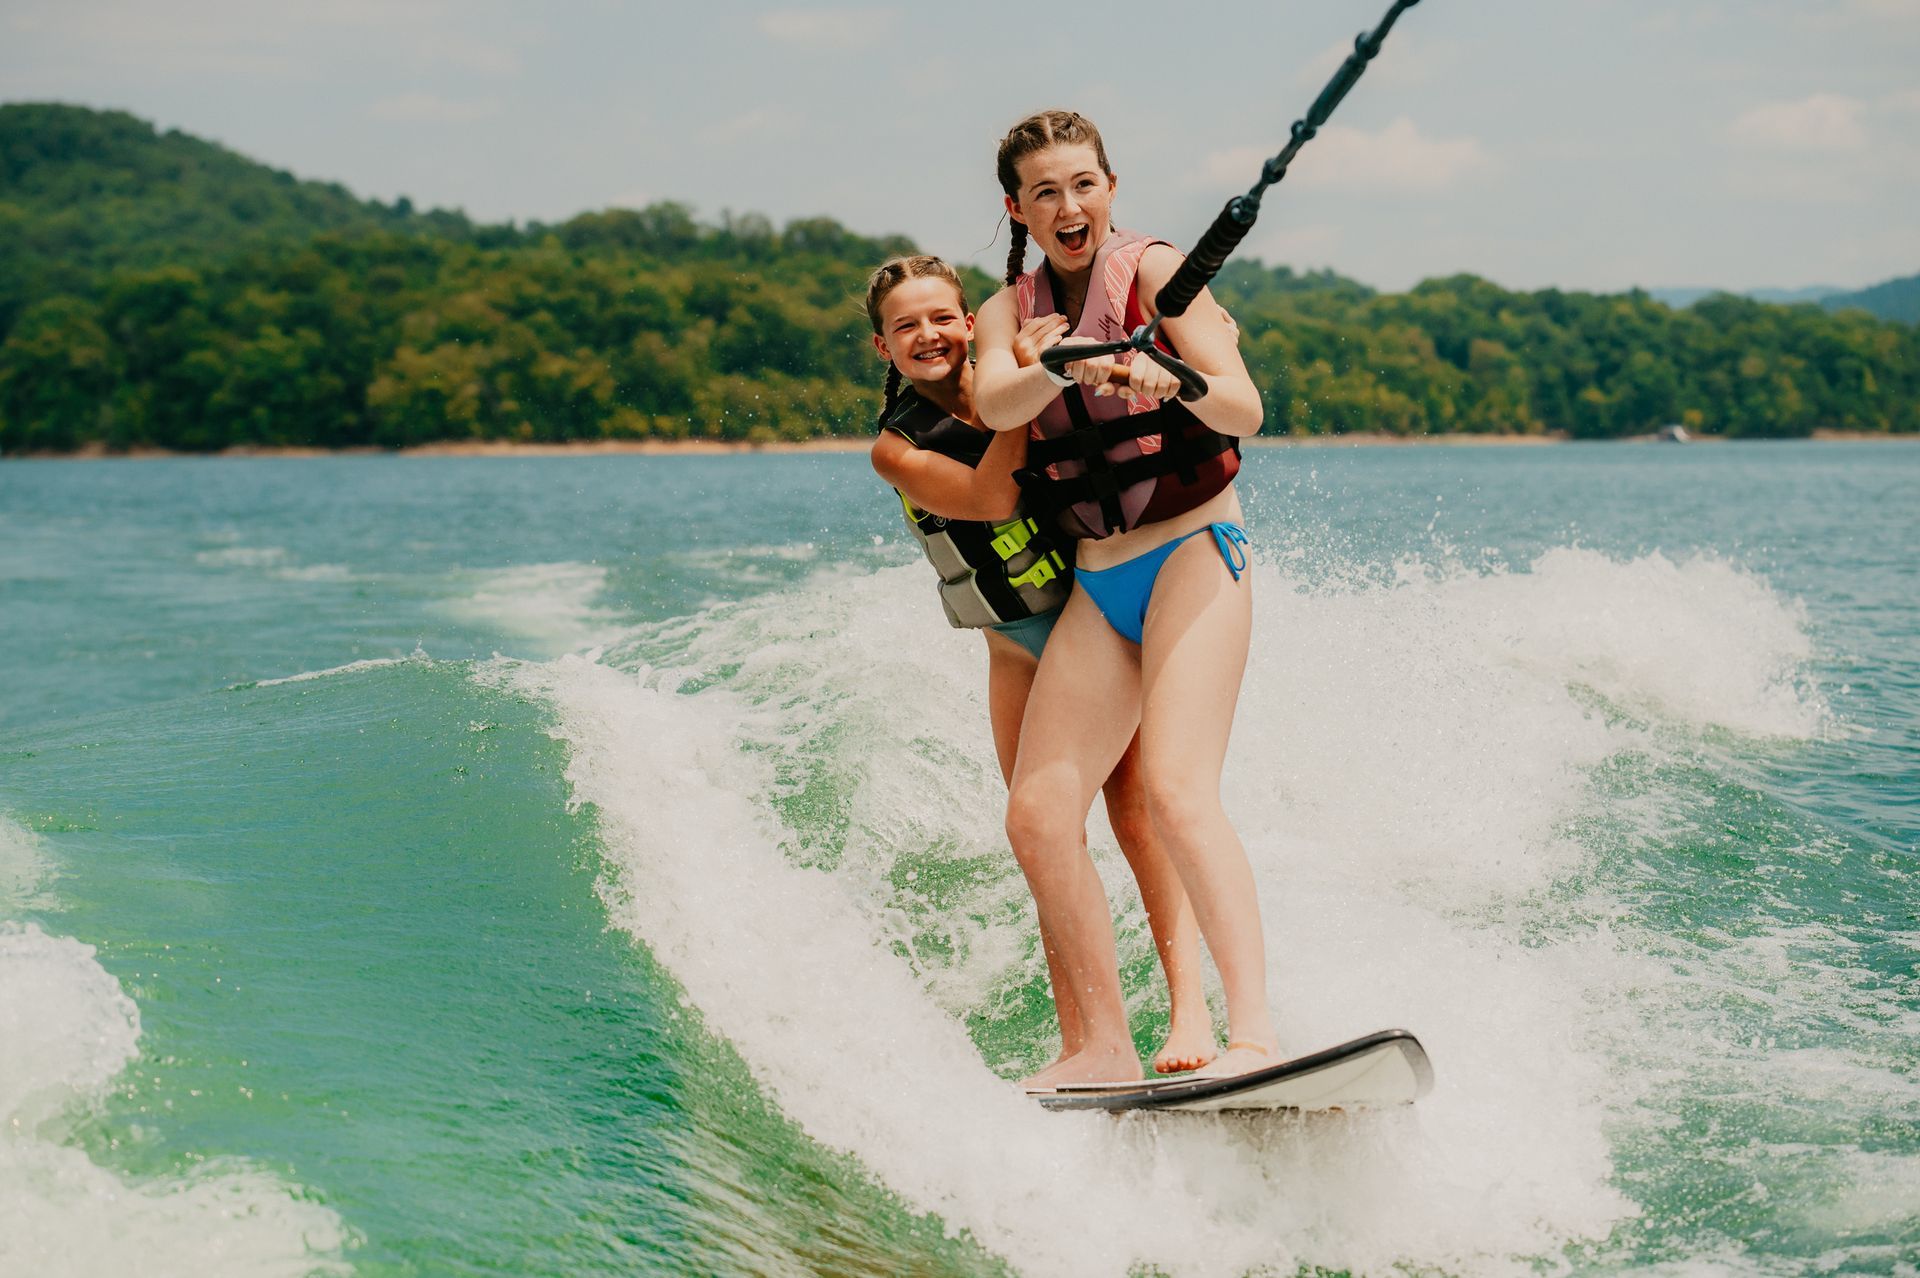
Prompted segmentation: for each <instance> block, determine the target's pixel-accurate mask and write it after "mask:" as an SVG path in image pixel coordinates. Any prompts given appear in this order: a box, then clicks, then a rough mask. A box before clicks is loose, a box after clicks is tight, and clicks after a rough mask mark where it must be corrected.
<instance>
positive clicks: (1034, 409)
mask: <svg viewBox="0 0 1920 1278" xmlns="http://www.w3.org/2000/svg"><path fill="white" fill-rule="evenodd" d="M1022 331H1023V330H1022V329H1021V327H1020V311H1019V305H1018V302H1017V300H1016V298H1015V297H1014V291H1013V290H1012V289H1011V288H1003V289H1001V290H1000V291H999V292H998V293H995V294H994V295H993V296H992V297H990V298H988V299H987V301H986V305H984V306H982V307H981V308H980V314H979V316H978V317H976V319H975V320H974V326H973V349H974V364H973V411H974V412H975V413H977V414H978V415H979V417H980V420H981V421H982V422H983V423H985V424H986V425H987V426H989V427H991V428H993V429H994V430H1000V431H1009V430H1016V429H1020V428H1024V427H1025V426H1026V424H1027V423H1028V422H1030V421H1032V420H1033V419H1034V418H1036V417H1038V416H1039V415H1040V410H1041V409H1043V408H1045V407H1046V406H1047V405H1048V404H1050V403H1052V402H1053V400H1054V397H1055V396H1057V395H1058V394H1059V393H1060V387H1059V386H1057V385H1055V384H1054V380H1053V379H1052V378H1051V377H1049V376H1047V370H1046V369H1044V368H1042V367H1041V366H1040V365H1039V364H1034V365H1032V366H1030V367H1026V368H1022V367H1021V366H1020V361H1019V360H1018V359H1017V358H1016V357H1015V355H1014V342H1015V341H1016V339H1018V338H1019V337H1020V335H1021V333H1022ZM1063 331H1064V325H1063ZM1051 344H1052V343H1051V342H1049V343H1048V345H1051Z"/></svg>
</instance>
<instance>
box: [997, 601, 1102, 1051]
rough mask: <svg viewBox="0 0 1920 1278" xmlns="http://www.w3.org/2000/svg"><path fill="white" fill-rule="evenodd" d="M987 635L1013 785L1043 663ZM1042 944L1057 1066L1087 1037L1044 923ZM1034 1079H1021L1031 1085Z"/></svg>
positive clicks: (1004, 758) (1003, 764)
mask: <svg viewBox="0 0 1920 1278" xmlns="http://www.w3.org/2000/svg"><path fill="white" fill-rule="evenodd" d="M986 636H987V713H988V718H989V719H990V721H991V722H992V724H993V749H994V753H995V754H996V755H998V756H999V759H1000V778H1001V780H1003V781H1005V782H1007V784H1008V785H1012V783H1013V761H1014V758H1015V757H1016V756H1017V755H1018V754H1019V750H1020V724H1021V721H1022V720H1023V719H1025V718H1026V713H1027V696H1028V694H1029V693H1031V692H1032V690H1033V676H1034V674H1035V673H1036V672H1037V671H1038V670H1039V669H1040V663H1039V661H1038V660H1037V659H1036V658H1035V657H1034V655H1033V654H1032V653H1030V652H1028V651H1027V650H1026V649H1025V648H1023V647H1021V646H1020V645H1019V644H1017V643H1015V642H1014V641H1013V640H1011V639H1008V638H1006V637H1005V636H1003V635H997V634H994V633H993V632H992V631H987V632H986ZM1083 837H1084V836H1083ZM1040 948H1041V952H1042V953H1043V954H1044V955H1045V956H1046V960H1047V981H1048V983H1049V984H1050V985H1051V986H1052V988H1053V1007H1054V1014H1055V1015H1056V1016H1058V1017H1059V1019H1060V1054H1059V1055H1058V1056H1056V1057H1054V1059H1053V1062H1052V1065H1058V1064H1059V1063H1060V1062H1061V1061H1063V1060H1065V1059H1067V1058H1068V1057H1069V1056H1073V1055H1075V1054H1076V1053H1078V1052H1079V1051H1080V1049H1081V1047H1082V1046H1083V1045H1084V1043H1085V1041H1086V1036H1085V1035H1084V1034H1083V1033H1082V1032H1081V1029H1080V1004H1079V1001H1078V1000H1077V999H1075V998H1074V996H1073V985H1072V983H1071V982H1069V981H1068V980H1066V979H1065V975H1064V972H1063V970H1062V969H1061V966H1060V956H1059V952H1058V951H1057V950H1056V949H1055V947H1054V944H1053V940H1052V938H1051V937H1049V936H1048V935H1047V931H1046V929H1045V928H1044V927H1043V928H1041V929H1040ZM1052 1065H1049V1066H1048V1068H1052ZM1035 1077H1037V1075H1035ZM1031 1081H1032V1080H1031V1079H1025V1080H1022V1082H1023V1083H1025V1084H1028V1085H1030V1084H1031Z"/></svg>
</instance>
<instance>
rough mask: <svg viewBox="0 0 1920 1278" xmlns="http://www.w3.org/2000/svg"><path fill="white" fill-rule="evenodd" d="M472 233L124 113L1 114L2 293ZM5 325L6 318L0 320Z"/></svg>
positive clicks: (16, 106) (21, 109) (38, 109)
mask: <svg viewBox="0 0 1920 1278" xmlns="http://www.w3.org/2000/svg"><path fill="white" fill-rule="evenodd" d="M404 227H413V228H417V229H420V230H423V231H430V232H434V233H440V234H461V233H464V232H467V231H469V230H470V228H468V227H467V226H466V220H465V219H464V218H461V217H459V216H458V215H456V214H434V215H430V216H427V217H417V216H415V215H414V214H413V213H412V210H411V209H410V208H409V207H408V206H406V205H405V203H404V202H402V203H401V204H400V205H398V206H396V207H392V208H389V207H387V206H385V205H382V204H380V203H378V202H376V201H370V200H361V199H358V198H356V197H355V196H354V195H353V194H352V193H350V192H349V191H348V190H347V189H346V188H345V187H342V186H340V185H339V184H338V183H322V182H302V181H300V180H298V179H296V178H295V177H294V176H293V175H292V174H290V173H284V172H281V171H280V170H278V169H270V168H267V167H266V166H264V165H261V164H256V163H254V162H253V161H252V160H249V159H246V158H245V157H243V156H239V155H236V154H234V153H233V152H231V151H229V150H227V149H225V148H224V147H220V146H216V145H215V144H214V143H211V142H206V141H203V140H201V139H199V138H195V137H190V136H188V135H187V134H184V133H179V132H171V133H160V132H158V131H156V130H155V129H154V127H153V126H152V125H151V124H148V123H147V122H146V121H144V120H140V119H136V118H135V117H133V116H131V115H128V114H126V113H125V112H121V111H91V110H88V109H86V108H85V107H74V106H62V105H58V104H53V103H9V104H5V105H0V296H4V297H5V298H6V299H8V300H12V299H15V298H18V297H20V296H21V295H23V294H32V293H47V292H56V291H63V290H70V289H73V288H76V287H81V286H84V284H85V282H86V280H87V279H88V277H89V276H90V275H91V274H92V273H94V272H97V271H101V270H108V269H112V268H114V267H120V266H157V265H160V264H162V263H166V262H173V261H180V260H185V259H201V258H215V257H223V256H227V255H230V254H232V253H234V252H236V251H241V250H244V249H246V248H249V247H255V246H258V245H262V244H266V243H271V242H274V241H279V240H286V239H309V238H311V237H312V236H314V235H316V234H318V233H320V232H322V231H334V230H352V231H371V230H376V229H381V228H386V229H399V228H404ZM0 318H4V317H0Z"/></svg>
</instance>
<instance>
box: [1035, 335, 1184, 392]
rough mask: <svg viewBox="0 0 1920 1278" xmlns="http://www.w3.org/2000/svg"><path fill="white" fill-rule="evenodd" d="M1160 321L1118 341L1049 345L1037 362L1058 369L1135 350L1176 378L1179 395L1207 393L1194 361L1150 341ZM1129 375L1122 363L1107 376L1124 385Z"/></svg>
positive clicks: (1056, 370) (1055, 370)
mask: <svg viewBox="0 0 1920 1278" xmlns="http://www.w3.org/2000/svg"><path fill="white" fill-rule="evenodd" d="M1159 323H1160V321H1158V320H1155V321H1154V322H1153V323H1151V324H1142V325H1141V326H1140V327H1139V328H1137V329H1135V330H1134V331H1133V336H1132V337H1128V338H1124V339H1122V340H1120V341H1117V342H1095V343H1092V344H1090V345H1086V346H1049V347H1047V349H1046V350H1044V351H1041V352H1040V362H1041V363H1042V364H1044V365H1046V366H1047V367H1048V368H1050V369H1052V370H1053V371H1054V372H1056V373H1057V372H1060V371H1061V370H1062V369H1064V368H1065V367H1066V366H1067V365H1069V364H1072V363H1076V362H1077V361H1079V360H1083V359H1095V358H1098V357H1099V356H1101V355H1119V354H1121V353H1123V352H1125V351H1134V352H1136V353H1138V354H1141V355H1145V356H1146V357H1147V358H1148V359H1150V360H1152V361H1153V362H1154V363H1156V364H1158V365H1160V367H1162V368H1164V369H1166V370H1167V371H1168V372H1169V373H1172V374H1173V375H1174V377H1176V378H1178V379H1179V382H1180V398H1181V399H1183V400H1185V401H1186V402H1187V403H1189V404H1191V403H1192V402H1193V401H1194V400H1196V399H1200V398H1202V397H1203V396H1204V395H1206V393H1207V379H1206V378H1205V377H1204V376H1203V375H1202V374H1201V373H1200V370H1199V369H1196V368H1195V367H1193V365H1191V364H1188V363H1187V362H1185V361H1184V360H1181V359H1178V358H1176V357H1174V356H1172V355H1169V354H1167V352H1165V351H1163V350H1161V349H1160V348H1159V347H1158V346H1155V345H1154V344H1153V330H1154V329H1155V328H1157V327H1159ZM1131 376H1132V374H1131V372H1130V371H1129V370H1128V368H1127V366H1126V365H1124V364H1121V365H1117V366H1116V367H1115V368H1114V370H1113V376H1112V377H1111V378H1110V379H1109V380H1111V381H1113V382H1117V383H1119V384H1121V385H1126V384H1127V382H1128V378H1129V377H1131Z"/></svg>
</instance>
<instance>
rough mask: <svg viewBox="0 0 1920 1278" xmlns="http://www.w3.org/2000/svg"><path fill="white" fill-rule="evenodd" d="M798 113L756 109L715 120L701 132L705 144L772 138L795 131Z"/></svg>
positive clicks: (769, 108)
mask: <svg viewBox="0 0 1920 1278" xmlns="http://www.w3.org/2000/svg"><path fill="white" fill-rule="evenodd" d="M796 121H797V113H796V112H794V111H783V110H777V109H775V108H773V107H755V108H753V109H752V110H750V111H743V112H741V113H740V114H739V115H734V116H729V117H727V118H726V119H724V120H714V121H711V122H710V123H708V124H706V125H705V126H703V127H702V128H701V130H700V139H701V140H702V141H703V142H708V143H716V144H725V143H729V142H739V141H742V140H745V139H750V138H772V137H780V136H782V135H784V134H790V133H792V132H793V131H794V128H795V124H796Z"/></svg>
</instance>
